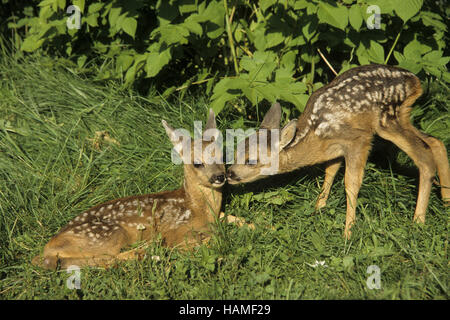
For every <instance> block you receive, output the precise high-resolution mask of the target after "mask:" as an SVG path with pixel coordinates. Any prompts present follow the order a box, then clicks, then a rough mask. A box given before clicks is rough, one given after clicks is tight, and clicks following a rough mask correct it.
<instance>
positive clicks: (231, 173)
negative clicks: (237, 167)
mask: <svg viewBox="0 0 450 320" xmlns="http://www.w3.org/2000/svg"><path fill="white" fill-rule="evenodd" d="M227 178H228V179H230V180H238V179H237V176H236V174H235V173H234V171H232V170H229V171H228V172H227Z"/></svg>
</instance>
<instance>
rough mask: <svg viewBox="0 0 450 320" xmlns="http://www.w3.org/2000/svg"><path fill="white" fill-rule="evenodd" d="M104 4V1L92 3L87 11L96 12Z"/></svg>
mask: <svg viewBox="0 0 450 320" xmlns="http://www.w3.org/2000/svg"><path fill="white" fill-rule="evenodd" d="M104 5H105V4H104V3H99V2H96V3H93V4H91V5H90V6H89V8H88V13H96V12H98V11H100V9H101V8H103V6H104Z"/></svg>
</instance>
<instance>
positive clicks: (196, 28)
mask: <svg viewBox="0 0 450 320" xmlns="http://www.w3.org/2000/svg"><path fill="white" fill-rule="evenodd" d="M182 26H184V27H185V28H186V29H188V30H189V31H190V32H191V33H194V34H196V35H199V36H201V35H202V33H203V29H202V26H201V25H200V23H198V22H195V21H188V20H186V21H185V22H184V23H183V24H182Z"/></svg>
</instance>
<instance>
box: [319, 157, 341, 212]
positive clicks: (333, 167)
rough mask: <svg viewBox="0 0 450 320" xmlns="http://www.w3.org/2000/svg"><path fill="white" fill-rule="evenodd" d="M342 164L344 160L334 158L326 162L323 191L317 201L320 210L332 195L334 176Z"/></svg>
mask: <svg viewBox="0 0 450 320" xmlns="http://www.w3.org/2000/svg"><path fill="white" fill-rule="evenodd" d="M341 165H342V160H340V159H339V160H337V161H336V160H333V161H330V162H328V163H327V164H326V167H325V178H324V180H323V185H322V192H321V193H320V195H319V199H317V202H316V210H319V209H321V208H323V207H325V206H326V204H327V199H328V196H329V195H330V190H331V186H332V185H333V181H334V177H335V176H336V174H337V172H338V171H339V168H340V167H341Z"/></svg>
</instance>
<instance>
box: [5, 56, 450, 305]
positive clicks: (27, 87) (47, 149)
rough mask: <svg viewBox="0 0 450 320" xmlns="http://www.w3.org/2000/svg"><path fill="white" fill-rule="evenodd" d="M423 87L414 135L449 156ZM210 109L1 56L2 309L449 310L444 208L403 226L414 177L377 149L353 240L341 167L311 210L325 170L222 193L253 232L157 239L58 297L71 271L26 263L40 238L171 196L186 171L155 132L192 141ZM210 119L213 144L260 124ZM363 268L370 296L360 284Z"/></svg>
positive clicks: (449, 123) (446, 117)
mask: <svg viewBox="0 0 450 320" xmlns="http://www.w3.org/2000/svg"><path fill="white" fill-rule="evenodd" d="M423 86H424V94H423V96H422V97H421V98H420V99H419V100H418V102H416V104H415V108H414V111H413V119H414V123H415V124H416V125H417V126H418V127H419V128H420V129H421V130H423V131H424V132H426V133H429V134H432V135H434V136H436V137H438V138H440V139H442V140H443V141H444V143H445V144H446V146H447V149H449V148H450V136H449V134H448V133H449V129H450V114H449V112H448V107H449V98H450V92H449V89H448V87H447V86H446V85H445V84H444V83H442V82H440V81H437V80H433V81H430V82H424V83H423ZM208 107H209V106H208V99H207V98H206V97H204V96H202V95H201V94H197V95H189V94H187V95H184V96H183V97H179V98H178V99H172V100H170V101H166V100H164V99H163V98H162V97H161V96H159V95H158V94H157V93H156V91H155V92H153V91H151V90H150V93H149V94H148V95H146V96H144V95H141V94H139V93H137V92H135V91H133V90H132V89H126V90H125V89H122V87H121V86H120V85H119V84H117V83H116V84H115V83H114V82H108V83H104V82H102V83H99V82H96V81H94V80H92V79H91V78H89V77H88V76H80V75H78V74H77V73H76V72H75V71H74V69H73V68H72V67H71V65H70V64H69V63H64V62H61V61H60V60H57V59H53V58H47V57H45V56H41V55H30V56H28V57H27V58H23V57H22V56H20V55H19V56H17V57H16V56H11V55H8V54H5V55H3V56H2V57H1V60H0V299H448V298H449V293H448V285H449V273H448V268H449V260H448V241H449V239H448V236H449V233H448V225H449V220H448V216H449V215H448V214H449V210H448V208H447V209H446V208H445V207H444V206H443V202H442V200H441V199H440V194H439V189H438V187H437V186H435V187H434V188H433V191H432V194H431V199H430V204H429V208H428V213H427V221H426V224H425V225H417V224H415V223H413V222H412V216H413V213H414V208H415V203H416V196H417V184H418V172H417V169H416V167H415V166H414V164H413V163H412V161H411V160H410V159H409V158H408V157H407V156H406V155H405V154H404V153H402V152H400V151H399V150H398V149H397V148H396V147H394V146H392V144H390V143H388V142H386V141H383V140H381V139H376V140H375V141H374V146H373V152H372V155H371V157H370V159H369V163H368V165H367V167H366V173H365V177H364V182H363V186H362V188H361V191H360V196H359V202H358V208H357V222H356V224H355V226H354V227H353V235H352V238H351V239H350V240H348V241H347V240H345V239H344V238H343V236H342V235H343V230H344V222H345V204H346V201H345V192H344V186H343V170H342V169H341V171H340V172H339V174H338V176H337V178H336V180H335V184H334V186H333V188H332V193H331V195H330V198H329V200H328V205H327V207H325V208H324V209H322V210H321V211H320V212H318V213H315V212H314V203H315V201H316V199H317V197H318V195H319V193H320V186H321V183H322V181H323V174H324V170H323V167H322V166H320V165H319V166H314V167H311V168H305V169H302V170H299V171H297V172H294V173H290V174H286V175H283V176H277V177H273V178H268V179H266V180H262V181H260V182H258V183H254V184H249V185H243V186H236V187H234V186H233V187H231V186H226V189H225V198H224V203H223V209H224V210H225V212H226V213H228V214H232V215H235V216H238V217H242V218H244V219H245V220H246V221H248V222H251V223H254V224H255V225H256V226H257V227H256V229H255V230H250V229H248V228H237V227H236V226H234V225H227V224H226V223H224V222H221V223H217V225H216V226H215V229H216V233H215V236H214V237H213V239H212V240H211V242H210V243H209V245H208V246H201V247H199V248H197V249H195V250H193V251H191V252H182V251H178V250H171V249H169V248H165V247H163V246H161V243H160V242H159V241H155V242H154V243H152V244H151V245H150V246H149V247H148V249H147V255H146V258H144V259H143V260H141V261H129V262H124V263H121V264H120V265H118V266H117V267H115V268H110V269H97V268H86V269H82V270H81V274H80V280H81V288H80V289H70V288H68V287H67V285H66V282H67V280H68V278H69V277H70V276H71V274H69V273H67V272H66V271H47V270H42V269H40V268H38V267H35V266H33V265H31V259H32V257H34V256H35V255H36V254H38V253H39V252H40V251H41V250H42V248H43V246H44V245H45V243H46V242H47V241H48V240H49V239H50V237H51V236H52V235H54V234H55V233H56V232H57V231H58V230H59V229H60V228H61V227H62V226H64V225H65V224H66V223H67V222H68V221H69V220H71V219H72V218H73V217H75V216H76V215H78V214H79V213H80V212H82V211H84V210H86V209H88V208H89V207H91V206H94V205H96V204H98V203H101V202H104V201H107V200H110V199H113V198H118V197H123V196H128V195H135V194H145V193H152V192H158V191H162V190H170V189H176V188H178V187H179V186H180V185H181V183H182V179H183V177H182V167H181V166H176V165H174V164H172V163H171V159H170V151H171V147H172V146H171V144H170V142H169V140H168V139H167V137H166V134H165V132H164V129H163V127H162V126H161V120H162V119H166V120H167V121H168V122H169V123H170V124H171V125H172V126H173V127H176V128H181V127H183V128H186V129H188V130H190V131H191V132H192V130H193V121H194V120H201V121H203V123H204V122H205V121H206V116H207V112H208ZM217 120H218V126H219V128H220V129H223V130H225V129H226V128H235V127H238V126H240V125H243V126H244V128H252V127H256V126H257V125H259V122H258V121H257V119H245V121H243V122H240V121H238V120H237V118H236V117H235V116H234V114H233V111H232V109H227V110H224V112H222V113H220V114H219V115H218V118H217ZM284 120H285V121H286V119H284ZM156 256H157V257H158V259H155V257H156ZM152 257H153V259H152ZM372 265H375V266H377V267H378V268H379V271H380V273H379V275H380V288H379V289H370V288H369V286H368V285H367V282H368V279H369V277H370V276H371V275H372V274H371V273H368V271H370V270H371V269H370V268H369V266H372ZM368 268H369V270H368ZM369 282H370V279H369Z"/></svg>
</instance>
